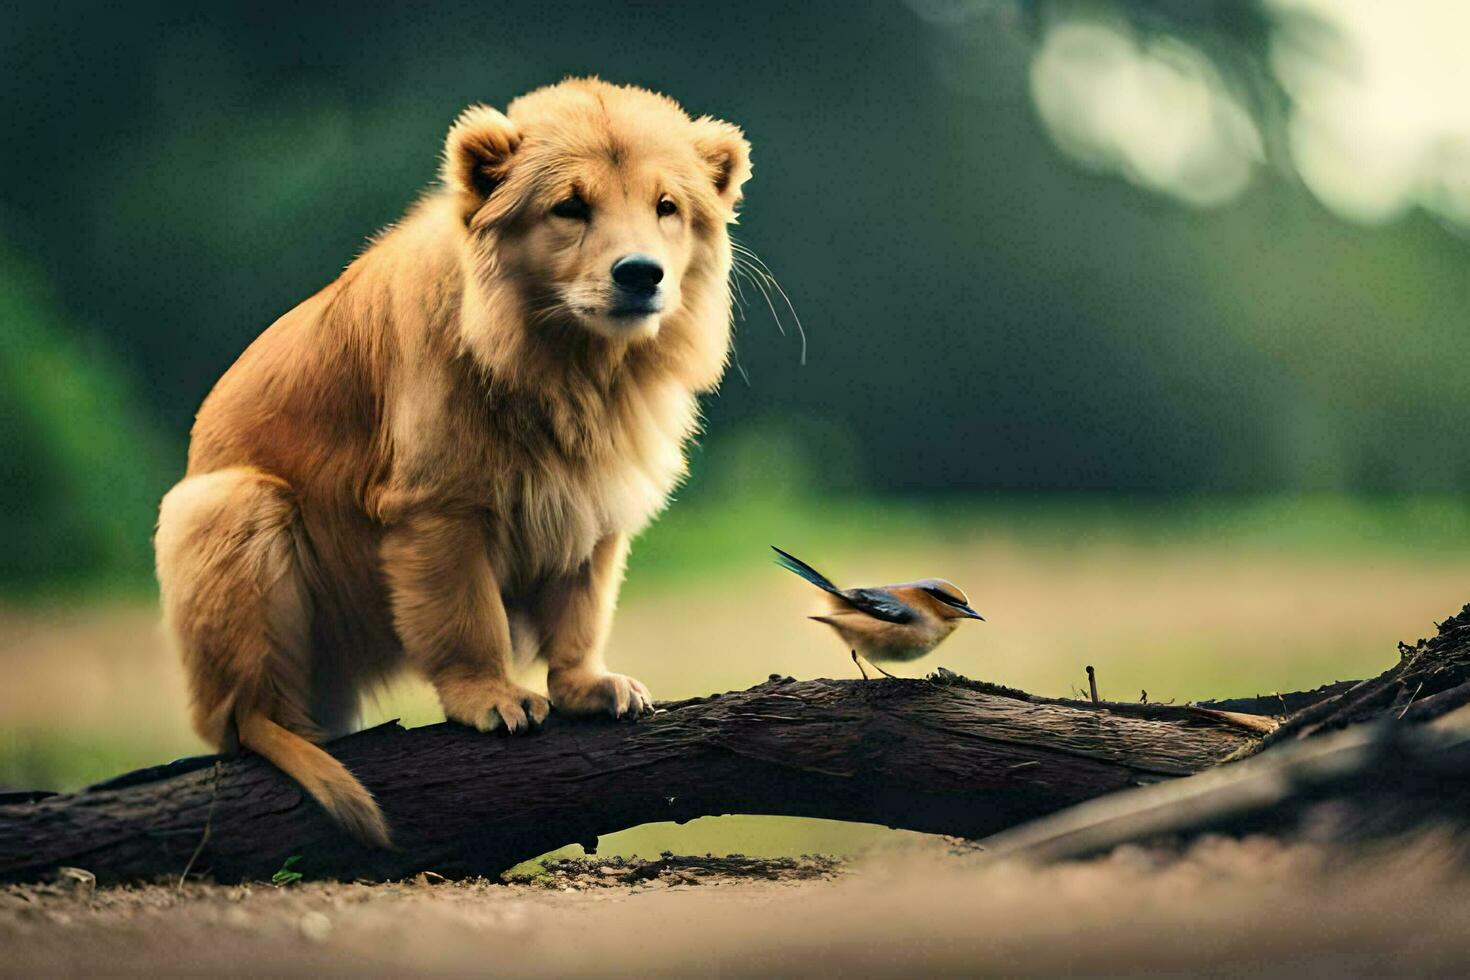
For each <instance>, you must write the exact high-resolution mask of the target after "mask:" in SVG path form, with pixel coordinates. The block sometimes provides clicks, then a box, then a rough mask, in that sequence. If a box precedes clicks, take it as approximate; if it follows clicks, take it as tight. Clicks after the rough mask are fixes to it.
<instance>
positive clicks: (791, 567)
mask: <svg viewBox="0 0 1470 980" xmlns="http://www.w3.org/2000/svg"><path fill="white" fill-rule="evenodd" d="M771 550H772V551H774V552H775V553H776V554H777V555H779V556H780V557H779V558H777V559H776V564H777V565H780V566H781V567H782V568H784V569H786V570H787V571H789V572H795V573H796V574H797V575H800V576H801V577H802V578H804V579H806V580H807V581H808V582H810V583H812V584H813V585H815V586H816V587H817V588H819V589H822V590H824V591H826V592H831V593H832V594H833V595H836V594H837V593H838V592H839V591H840V590H839V589H838V588H837V586H835V585H833V584H832V582H831V580H830V579H828V578H827V576H825V575H823V574H822V573H821V572H819V571H817V570H816V569H815V568H813V567H812V566H810V565H808V564H807V563H806V562H804V561H802V560H801V559H800V558H798V557H796V556H795V555H792V554H788V553H786V552H784V551H782V550H781V549H780V548H778V547H776V546H775V545H771Z"/></svg>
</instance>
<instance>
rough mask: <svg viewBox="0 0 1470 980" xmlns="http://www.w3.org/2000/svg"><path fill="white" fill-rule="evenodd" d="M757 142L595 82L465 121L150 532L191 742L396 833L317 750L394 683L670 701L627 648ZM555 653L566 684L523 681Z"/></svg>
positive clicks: (539, 94)
mask: <svg viewBox="0 0 1470 980" xmlns="http://www.w3.org/2000/svg"><path fill="white" fill-rule="evenodd" d="M750 172H751V167H750V147H749V144H748V143H747V142H746V140H745V137H744V135H743V133H742V132H741V130H740V129H739V128H738V127H736V126H734V125H732V124H730V123H727V122H723V121H720V120H717V119H713V118H710V117H707V116H706V117H700V118H692V117H691V116H690V115H688V114H687V113H686V112H685V111H684V110H683V109H682V108H681V107H680V106H679V105H678V104H677V103H676V102H674V101H673V100H671V99H669V98H667V97H665V96H662V95H658V94H655V93H653V92H650V91H647V90H645V89H642V88H637V87H634V86H627V85H614V84H610V83H608V82H605V81H601V80H599V79H595V78H587V79H568V80H566V81H563V82H561V83H560V84H557V85H552V86H549V87H546V88H542V89H538V90H536V91H533V92H531V93H530V94H528V95H525V96H522V97H521V98H518V99H516V100H515V101H513V102H511V103H510V104H509V105H508V106H507V107H506V110H505V112H504V113H502V112H499V111H497V110H495V109H492V108H489V107H487V106H473V107H471V108H469V109H467V110H465V112H464V113H463V114H462V115H461V116H460V117H459V118H458V120H457V121H455V123H454V124H453V126H452V127H451V128H450V130H449V134H448V137H447V139H446V142H445V147H444V160H443V168H442V184H443V186H442V187H440V188H437V189H435V190H433V191H431V192H429V193H428V194H427V195H426V196H425V197H423V198H422V199H421V200H420V201H419V202H418V203H417V204H416V205H415V206H413V207H412V208H411V209H410V210H409V212H408V213H407V214H406V215H405V217H404V218H403V220H402V221H401V222H400V223H399V224H398V225H396V226H394V227H392V228H390V229H389V230H387V231H386V232H384V233H382V234H381V235H380V236H378V237H377V238H376V239H375V240H374V241H373V242H372V243H371V244H370V246H369V247H368V248H367V249H366V251H365V252H363V254H362V255H361V256H360V257H358V258H357V259H356V260H355V261H354V262H352V264H351V265H349V266H348V267H347V269H346V270H345V271H344V272H343V273H342V275H341V276H340V277H339V278H338V279H337V280H336V281H335V282H333V283H332V284H331V285H329V286H327V287H326V288H325V289H323V290H322V291H320V292H319V293H317V294H316V295H315V296H312V297H311V298H310V299H308V300H306V301H305V302H303V303H302V304H301V305H299V306H297V307H296V308H295V309H293V310H291V311H290V312H289V313H287V314H286V315H285V316H283V317H281V318H280V319H279V320H277V321H276V322H275V323H274V324H273V325H272V326H271V327H270V328H269V329H267V330H266V331H265V332H264V333H263V334H261V335H260V337H259V338H257V339H256V340H255V342H254V343H252V344H251V345H250V347H249V348H248V349H247V350H246V351H245V353H244V354H243V355H241V357H240V358H239V360H238V361H236V362H235V364H234V365H233V366H232V367H231V368H230V369H229V370H228V371H227V372H226V373H225V374H224V376H223V377H222V378H221V379H220V380H219V382H218V383H217V384H216V385H215V387H214V389H213V390H212V391H211V392H210V394H209V395H208V397H207V398H206V399H205V401H204V404H203V406H202V408H201V409H200V411H199V414H198V417H197V420H196V423H195V425H194V428H193V432H192V436H191V441H190V447H189V458H188V469H187V472H186V474H185V476H184V478H183V480H182V481H181V482H180V483H178V484H177V485H176V486H175V487H174V488H173V489H172V490H170V491H169V493H168V494H167V495H166V496H165V497H164V499H163V502H162V505H161V507H160V512H159V519H158V528H157V533H156V536H155V550H156V556H157V571H158V579H159V584H160V590H161V597H162V604H163V609H164V616H165V621H166V623H167V626H168V628H169V631H170V632H171V634H172V636H173V638H174V642H175V643H176V645H177V647H178V648H179V651H180V653H181V656H182V659H183V663H184V667H185V670H186V673H187V675H188V680H189V688H190V692H191V696H192V720H193V724H194V727H195V729H196V731H197V732H198V733H199V735H200V736H201V737H203V738H204V739H205V740H206V741H208V742H209V743H210V744H212V745H214V746H216V747H218V748H220V749H223V750H229V749H231V748H233V747H234V746H235V745H237V744H238V745H239V746H243V747H244V748H247V749H250V750H252V751H254V752H257V753H259V754H260V755H262V756H264V757H265V758H267V759H269V760H270V761H271V762H272V763H274V764H275V765H276V766H277V767H279V768H280V769H281V770H283V771H284V772H286V773H287V774H289V775H290V776H292V777H293V778H294V779H296V780H297V781H298V782H299V783H300V784H301V786H302V787H303V788H304V789H305V790H306V791H307V792H308V793H310V794H311V796H313V797H314V798H315V799H316V800H317V801H318V802H319V803H321V805H322V806H323V807H325V808H326V810H327V811H328V813H330V814H331V816H332V817H333V818H335V819H336V820H337V821H338V822H339V823H340V824H341V825H342V826H343V827H344V828H345V829H347V830H348V831H350V832H351V833H353V834H355V835H356V836H357V837H358V838H360V839H362V840H363V841H366V842H369V843H371V844H376V845H380V846H388V845H389V843H390V834H389V828H388V826H387V824H386V822H385V820H384V818H383V815H382V813H381V811H380V810H379V808H378V806H377V804H376V802H375V801H374V800H373V798H372V796H371V795H370V794H369V792H368V791H367V789H366V788H364V787H363V786H362V785H361V783H360V782H358V780H357V779H356V778H355V777H354V776H353V775H352V774H351V773H350V772H348V770H347V769H346V768H345V767H344V766H343V765H342V764H341V763H339V762H338V761H337V760H335V759H334V758H333V757H332V756H331V755H329V754H328V753H327V752H325V751H324V750H323V749H321V748H320V747H319V743H321V742H322V741H324V740H327V739H330V738H333V737H335V736H337V735H341V734H344V733H346V732H348V731H350V730H351V729H352V727H353V726H354V724H355V723H356V719H357V709H358V704H359V700H360V698H361V696H362V695H363V693H364V692H366V691H368V690H370V689H371V688H373V687H374V686H375V685H378V684H381V683H382V682H383V681H385V680H386V679H388V678H389V677H390V676H392V675H394V674H395V673H397V672H398V671H399V670H400V669H401V668H404V667H409V668H412V669H414V670H416V671H417V672H418V673H420V674H421V675H422V676H424V677H425V678H426V679H427V680H428V681H429V682H430V683H432V684H433V686H434V688H435V690H436V691H437V693H438V695H439V699H440V702H441V703H442V705H443V708H444V713H445V715H446V716H447V717H448V718H450V719H452V720H453V721H456V722H460V723H462V724H465V725H470V726H473V727H475V728H477V729H480V730H487V731H488V730H492V729H497V728H504V729H506V730H507V731H510V732H523V731H527V730H530V729H531V728H533V727H535V726H536V725H538V724H539V723H540V722H541V721H543V720H544V719H545V717H546V716H547V713H548V711H549V709H550V708H551V707H555V708H556V709H557V710H558V711H563V712H567V713H570V714H596V713H607V714H611V715H614V716H618V717H622V716H627V715H631V714H636V713H639V712H643V711H647V710H650V706H651V705H652V697H651V695H650V694H649V691H648V689H647V688H646V687H645V686H644V685H643V684H642V683H640V682H639V681H637V680H635V679H633V678H631V677H627V676H624V675H622V674H617V673H611V672H609V671H608V670H607V669H606V667H605V666H604V660H603V648H604V645H605V643H606V641H607V635H608V631H609V628H610V625H611V622H612V617H613V610H614V607H615V606H616V603H617V596H618V590H619V587H620V584H621V580H622V577H623V570H624V566H625V562H626V559H627V555H628V542H629V539H630V538H631V537H632V536H633V535H635V534H637V533H638V532H639V531H640V530H642V529H643V528H644V527H645V526H646V525H647V524H648V523H649V522H650V521H651V520H652V519H653V518H654V517H655V515H656V514H657V513H658V512H659V511H660V510H661V509H662V508H663V507H664V506H665V504H666V502H667V500H668V498H669V494H670V493H671V491H672V490H673V489H674V487H675V486H676V485H677V484H678V483H679V481H680V480H681V479H682V478H683V476H684V475H685V472H686V462H685V455H684V451H685V447H686V445H687V444H688V442H689V441H690V439H691V438H692V437H693V436H694V434H695V432H696V429H697V427H698V409H697V402H696V398H697V396H698V395H699V394H700V393H702V392H708V391H711V390H713V389H715V388H716V387H717V386H718V384H719V381H720V378H721V376H722V375H723V373H724V369H725V365H726V361H727V359H728V357H729V350H730V330H731V296H730V286H729V278H730V267H731V258H732V246H731V243H730V238H729V233H728V225H729V224H731V223H732V222H734V220H735V218H736V211H737V206H738V204H739V202H740V200H741V189H742V186H743V185H744V184H745V182H746V180H747V179H748V178H749V176H750ZM513 650H514V651H515V652H516V654H517V655H520V656H525V657H528V658H539V659H540V660H543V661H544V662H545V665H546V669H547V674H546V690H547V692H548V695H549V701H548V697H543V696H542V695H540V694H538V693H536V692H534V691H532V690H529V689H528V688H525V687H522V686H520V685H518V684H516V683H514V682H513V681H512V680H511V679H510V676H509V674H508V669H507V667H508V663H509V662H510V661H511V658H512V652H513Z"/></svg>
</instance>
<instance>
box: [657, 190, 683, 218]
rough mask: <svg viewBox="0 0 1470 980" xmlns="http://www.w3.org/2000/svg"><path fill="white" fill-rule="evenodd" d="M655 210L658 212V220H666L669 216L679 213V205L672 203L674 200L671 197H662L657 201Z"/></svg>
mask: <svg viewBox="0 0 1470 980" xmlns="http://www.w3.org/2000/svg"><path fill="white" fill-rule="evenodd" d="M655 210H656V211H658V216H659V217H660V218H667V217H668V216H669V215H671V214H678V213H679V205H677V204H675V203H674V199H673V198H672V197H669V196H668V195H664V196H663V197H661V198H659V199H658V207H657V208H655Z"/></svg>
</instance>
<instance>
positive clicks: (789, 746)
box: [0, 677, 1272, 882]
mask: <svg viewBox="0 0 1470 980" xmlns="http://www.w3.org/2000/svg"><path fill="white" fill-rule="evenodd" d="M1271 727H1272V726H1271V725H1270V724H1267V725H1265V726H1262V725H1261V724H1260V720H1259V719H1254V720H1253V719H1249V718H1247V717H1246V716H1234V715H1231V714H1229V713H1223V712H1211V711H1204V710H1198V709H1194V708H1190V707H1186V706H1177V707H1176V706H1169V705H1110V704H1106V703H1104V704H1103V705H1101V706H1097V707H1094V706H1093V705H1091V704H1090V703H1084V702H1071V701H1063V700H1054V699H1046V698H1038V697H1033V696H1031V695H1028V694H1025V693H1024V692H1020V691H1014V690H1009V689H1006V688H1001V687H996V686H993V685H987V684H980V683H976V682H970V681H964V680H963V679H945V680H943V681H924V680H875V681H870V682H864V681H833V680H812V681H793V680H791V679H790V678H776V677H773V678H772V679H771V680H769V681H768V682H766V683H764V684H761V685H758V686H756V687H753V688H751V689H749V690H746V691H739V692H735V693H730V694H724V695H717V696H714V697H708V698H698V699H694V700H690V701H683V702H678V703H670V704H665V705H662V706H661V710H660V711H659V712H658V713H657V714H654V715H652V716H648V717H644V718H641V719H639V720H638V721H636V722H633V723H615V722H612V721H600V720H586V719H566V718H560V717H555V716H553V717H552V718H551V719H548V721H547V724H546V725H545V728H544V730H543V731H541V732H540V733H537V734H535V735H531V736H506V735H503V734H488V735H487V734H480V733H478V732H475V731H473V730H470V729H467V728H463V727H460V726H457V725H450V724H441V725H432V726H428V727H425V728H418V729H414V730H412V731H409V730H405V729H403V728H401V727H399V726H398V725H397V724H388V725H382V726H379V727H377V728H374V729H370V730H368V731H365V732H360V733H358V734H356V735H353V736H350V737H348V738H345V739H341V740H339V741H337V742H335V743H333V744H332V745H331V746H330V750H331V751H332V753H333V754H334V755H335V756H337V757H338V758H339V759H341V760H342V761H343V762H344V763H345V764H346V765H347V766H348V767H350V768H351V769H352V771H353V772H354V773H356V774H357V775H358V776H359V777H360V778H361V779H362V781H363V782H364V784H365V785H367V787H368V788H369V789H371V790H372V792H373V794H374V795H375V796H376V797H377V799H378V801H379V802H380V803H381V804H382V807H383V810H384V813H385V814H386V815H387V817H388V821H389V823H390V825H391V826H392V827H393V830H394V838H395V844H396V847H395V849H394V850H391V851H378V850H372V849H368V848H365V847H362V846H360V845H358V844H356V843H355V842H353V841H352V840H350V839H348V838H347V837H346V836H345V835H343V834H342V833H340V832H339V831H338V830H337V829H336V828H335V827H334V826H333V825H332V824H331V823H330V821H329V820H328V819H327V818H326V816H325V814H324V813H323V812H322V810H321V809H320V808H319V807H318V806H317V805H316V804H315V803H314V802H313V801H312V800H311V799H310V798H309V797H306V796H305V795H304V794H303V793H302V792H301V790H300V789H299V788H298V787H297V786H296V785H295V784H294V783H293V782H291V781H290V780H289V779H287V778H286V777H284V776H283V775H282V774H281V773H279V772H278V771H277V770H276V769H274V768H273V767H272V766H270V765H269V764H268V763H266V762H264V761H263V760H260V759H258V758H255V757H243V758H233V759H218V760H216V759H196V760H186V761H184V762H182V763H179V764H176V765H174V766H172V767H160V768H158V769H155V770H144V771H142V772H140V773H135V774H131V775H129V776H125V777H121V778H119V779H117V780H113V781H111V782H109V783H104V784H102V785H100V786H97V787H93V788H92V789H89V790H86V791H83V792H81V793H75V794H68V795H56V796H50V797H47V798H44V799H39V800H36V801H34V802H12V803H8V804H5V803H3V802H0V879H9V880H35V879H38V878H41V877H45V876H48V875H51V874H54V873H55V872H56V871H57V869H59V868H61V867H64V866H77V867H82V868H86V869H87V870H89V871H91V872H92V873H94V874H95V875H96V876H97V878H98V880H99V881H104V882H107V881H128V880H143V879H152V878H157V877H159V876H163V875H172V876H175V877H177V876H179V875H180V874H182V873H183V872H184V871H185V869H186V868H189V869H190V871H191V872H192V873H207V874H209V875H211V876H213V877H214V878H215V879H216V880H219V881H238V880H249V879H262V878H268V877H270V875H271V874H272V872H274V871H276V870H277V869H279V868H280V867H281V865H282V862H283V861H284V860H285V859H286V858H287V857H288V856H290V855H292V854H299V855H301V858H300V860H299V861H298V862H297V863H296V864H295V865H294V870H298V871H301V872H303V873H306V874H308V875H311V876H312V877H336V878H347V879H351V878H356V877H372V878H380V879H381V878H396V877H403V876H406V875H412V874H415V873H417V872H419V871H423V870H432V871H436V872H439V873H440V874H446V875H471V874H482V875H495V874H498V873H499V872H501V871H503V870H505V869H506V868H509V867H511V866H513V865H515V864H517V863H519V862H520V861H523V860H526V859H528V858H532V857H535V856H537V855H539V854H542V853H545V852H546V851H549V850H552V849H554V848H556V847H560V846H562V845H565V844H568V843H576V842H581V843H583V844H584V845H585V846H588V847H589V848H595V845H596V841H597V838H598V836H599V835H601V834H607V833H611V832H613V831H617V830H623V829H626V828H628V827H633V826H636V825H638V824H643V823H649V822H652V821H660V820H673V821H677V822H683V821H687V820H690V819H693V818H695V817H702V816H710V815H717V814H727V813H743V814H778V815H790V816H805V817H827V818H831V819H837V820H851V821H862V822H870V823H878V824H886V825H888V826H892V827H901V828H907V829H911V830H919V831H929V832H934V833H942V834H953V835H958V836H965V837H980V836H984V835H986V834H989V833H993V832H995V831H998V830H1000V829H1002V828H1005V827H1010V826H1013V825H1015V824H1018V823H1021V822H1023V821H1026V820H1029V819H1031V818H1034V817H1038V816H1041V815H1043V814H1047V813H1052V812H1054V811H1056V810H1059V809H1062V808H1064V807H1067V806H1070V805H1071V804H1074V803H1078V802H1081V801H1083V800H1087V799H1092V798H1094V797H1097V796H1102V795H1105V794H1108V793H1113V792H1116V791H1118V790H1122V789H1126V788H1128V787H1132V786H1138V785H1141V784H1146V783H1150V782H1156V781H1159V780H1164V779H1172V778H1175V777H1179V776H1186V775H1189V774H1191V773H1194V772H1198V771H1200V770H1202V769H1206V768H1208V767H1210V766H1212V765H1214V764H1216V763H1217V762H1218V761H1220V760H1221V759H1224V758H1226V757H1228V756H1230V755H1232V754H1233V753H1237V752H1239V751H1241V750H1243V749H1246V748H1248V747H1249V746H1250V745H1252V744H1254V743H1255V742H1256V741H1258V740H1259V739H1260V738H1261V737H1262V735H1263V734H1264V732H1265V731H1268V730H1269V729H1270V728H1271Z"/></svg>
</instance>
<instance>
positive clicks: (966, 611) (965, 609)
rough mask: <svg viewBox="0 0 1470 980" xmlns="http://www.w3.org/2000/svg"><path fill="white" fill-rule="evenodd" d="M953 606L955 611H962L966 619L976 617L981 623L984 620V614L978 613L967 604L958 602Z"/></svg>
mask: <svg viewBox="0 0 1470 980" xmlns="http://www.w3.org/2000/svg"><path fill="white" fill-rule="evenodd" d="M954 608H955V610H956V611H958V612H960V613H963V614H964V617H965V618H966V619H978V620H980V622H982V623H983V622H985V617H984V616H982V615H980V614H979V613H977V612H976V611H975V610H973V609H971V608H970V607H969V606H967V605H965V604H964V603H958V604H956V605H955V607H954Z"/></svg>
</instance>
